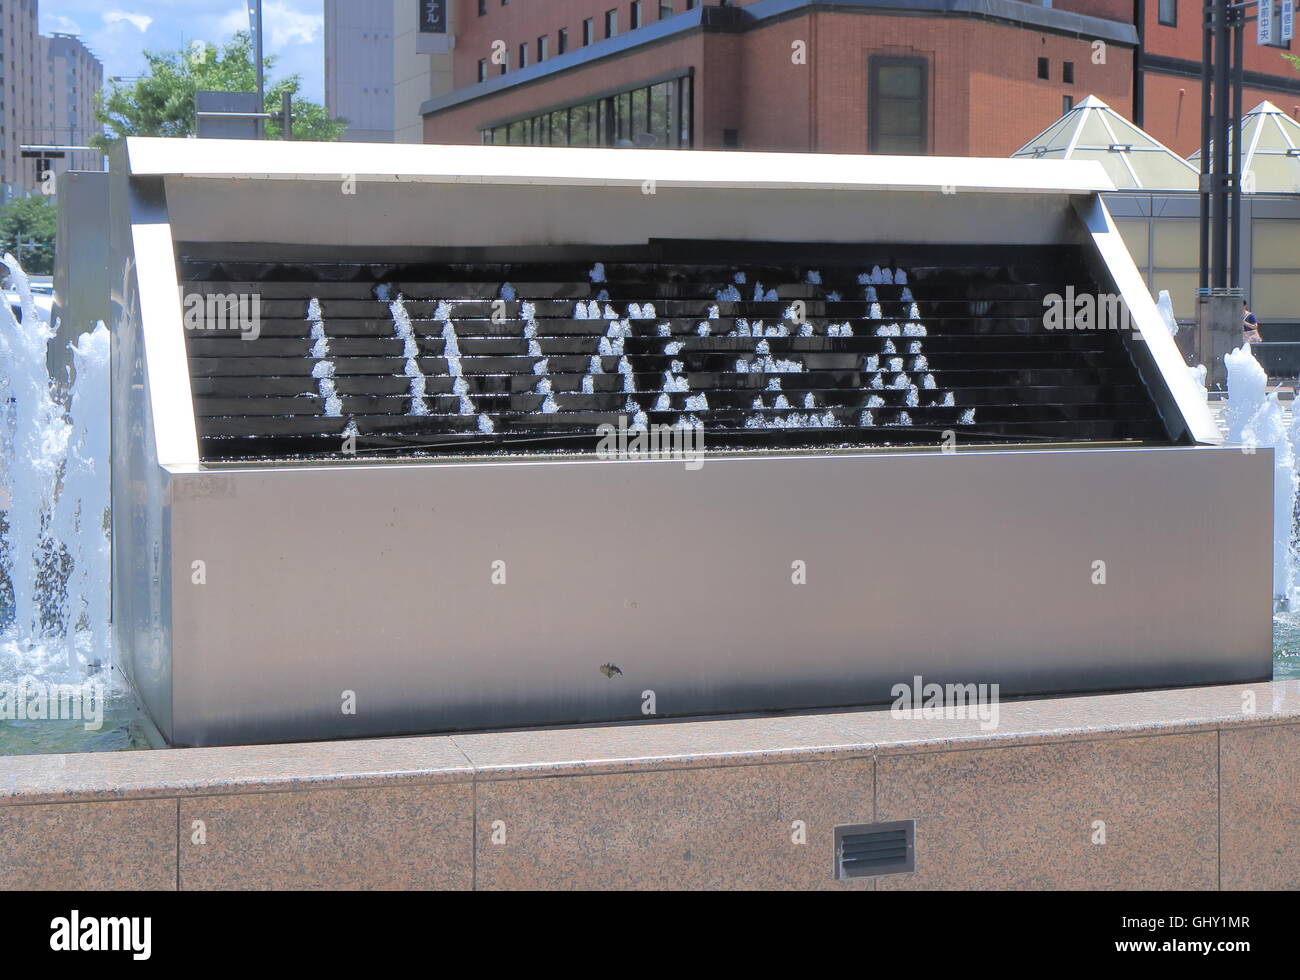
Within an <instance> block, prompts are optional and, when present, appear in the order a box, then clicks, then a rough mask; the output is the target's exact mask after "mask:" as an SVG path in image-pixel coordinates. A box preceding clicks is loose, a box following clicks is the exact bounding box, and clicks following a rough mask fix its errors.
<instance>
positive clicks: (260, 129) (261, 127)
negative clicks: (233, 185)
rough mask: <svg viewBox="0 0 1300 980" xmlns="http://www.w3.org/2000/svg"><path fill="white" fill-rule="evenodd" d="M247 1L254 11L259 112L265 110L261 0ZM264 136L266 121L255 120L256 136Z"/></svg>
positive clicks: (261, 137) (262, 137)
mask: <svg viewBox="0 0 1300 980" xmlns="http://www.w3.org/2000/svg"><path fill="white" fill-rule="evenodd" d="M248 2H249V3H252V4H255V9H256V13H255V14H254V18H253V21H254V24H255V25H256V26H255V28H254V32H255V33H256V34H257V51H256V54H255V57H256V58H257V109H258V111H259V112H265V111H266V79H265V78H264V77H263V76H262V0H248ZM265 137H266V123H265V122H263V121H262V120H261V119H259V120H258V121H257V138H258V139H264V138H265Z"/></svg>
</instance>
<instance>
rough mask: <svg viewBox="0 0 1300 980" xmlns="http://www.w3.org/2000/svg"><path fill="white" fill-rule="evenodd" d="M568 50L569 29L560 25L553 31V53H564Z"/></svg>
mask: <svg viewBox="0 0 1300 980" xmlns="http://www.w3.org/2000/svg"><path fill="white" fill-rule="evenodd" d="M568 50H569V29H568V28H567V27H561V28H560V29H559V30H558V31H556V32H555V53H556V54H564V52H566V51H568Z"/></svg>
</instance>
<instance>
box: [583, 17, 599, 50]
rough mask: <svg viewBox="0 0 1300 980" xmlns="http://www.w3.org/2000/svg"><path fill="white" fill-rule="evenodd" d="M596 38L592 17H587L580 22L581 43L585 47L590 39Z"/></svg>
mask: <svg viewBox="0 0 1300 980" xmlns="http://www.w3.org/2000/svg"><path fill="white" fill-rule="evenodd" d="M594 40H596V24H595V20H594V18H591V17H588V18H587V19H586V20H584V21H583V22H582V44H583V47H586V46H587V45H588V44H590V43H591V42H592V41H594Z"/></svg>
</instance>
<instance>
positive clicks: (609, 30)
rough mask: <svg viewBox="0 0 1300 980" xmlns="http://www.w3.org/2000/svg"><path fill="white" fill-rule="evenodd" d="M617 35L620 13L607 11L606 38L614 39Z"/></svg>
mask: <svg viewBox="0 0 1300 980" xmlns="http://www.w3.org/2000/svg"><path fill="white" fill-rule="evenodd" d="M617 33H618V11H617V10H606V11H605V36H606V37H613V36H614V35H615V34H617Z"/></svg>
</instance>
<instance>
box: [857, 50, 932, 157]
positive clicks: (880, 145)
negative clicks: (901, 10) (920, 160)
mask: <svg viewBox="0 0 1300 980" xmlns="http://www.w3.org/2000/svg"><path fill="white" fill-rule="evenodd" d="M927 65H928V63H927V62H926V61H925V60H924V59H922V58H891V57H882V56H873V57H872V58H871V60H870V79H869V83H870V86H871V89H870V92H869V105H868V113H869V115H868V119H867V123H868V125H867V130H868V135H867V142H868V150H869V152H871V153H912V154H923V153H928V152H929V128H930V127H929V111H928V110H929V106H928V96H927V92H926V89H927V85H926V69H927Z"/></svg>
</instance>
